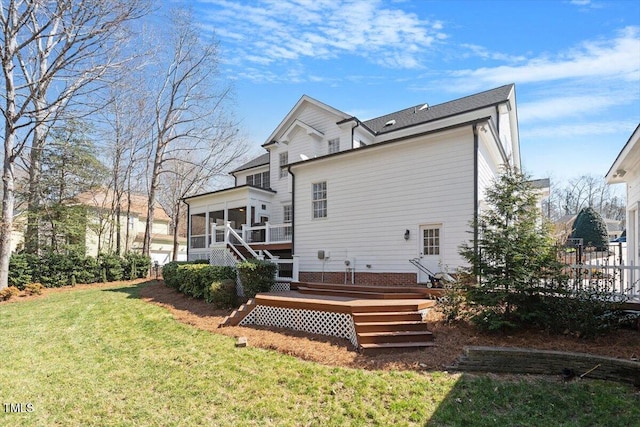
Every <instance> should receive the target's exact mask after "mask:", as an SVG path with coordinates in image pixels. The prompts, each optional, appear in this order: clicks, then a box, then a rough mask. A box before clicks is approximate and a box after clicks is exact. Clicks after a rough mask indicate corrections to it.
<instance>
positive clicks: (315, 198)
mask: <svg viewBox="0 0 640 427" xmlns="http://www.w3.org/2000/svg"><path fill="white" fill-rule="evenodd" d="M311 200H312V201H311V211H312V212H313V218H326V217H327V182H326V181H323V182H316V183H314V184H313V193H312V197H311Z"/></svg>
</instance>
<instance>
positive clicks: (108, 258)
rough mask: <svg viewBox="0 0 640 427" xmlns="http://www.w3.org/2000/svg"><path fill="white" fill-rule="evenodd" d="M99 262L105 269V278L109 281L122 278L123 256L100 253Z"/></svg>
mask: <svg viewBox="0 0 640 427" xmlns="http://www.w3.org/2000/svg"><path fill="white" fill-rule="evenodd" d="M98 263H99V264H100V266H101V267H102V268H103V269H104V276H105V277H104V278H106V281H107V282H115V281H118V280H122V278H123V268H122V258H120V257H119V256H118V255H115V254H100V255H98Z"/></svg>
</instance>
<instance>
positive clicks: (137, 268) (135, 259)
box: [122, 252, 151, 280]
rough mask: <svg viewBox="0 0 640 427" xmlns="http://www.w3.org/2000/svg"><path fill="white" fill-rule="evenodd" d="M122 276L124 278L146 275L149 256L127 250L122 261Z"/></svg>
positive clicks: (129, 278) (149, 262)
mask: <svg viewBox="0 0 640 427" xmlns="http://www.w3.org/2000/svg"><path fill="white" fill-rule="evenodd" d="M122 268H123V276H124V278H125V279H126V280H133V279H142V278H144V277H147V275H148V274H149V269H150V268H151V258H150V257H148V256H145V255H142V254H141V253H138V252H127V253H126V254H124V259H123V261H122Z"/></svg>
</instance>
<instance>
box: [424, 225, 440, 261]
mask: <svg viewBox="0 0 640 427" xmlns="http://www.w3.org/2000/svg"><path fill="white" fill-rule="evenodd" d="M422 253H423V254H424V255H440V228H439V227H434V228H423V229H422Z"/></svg>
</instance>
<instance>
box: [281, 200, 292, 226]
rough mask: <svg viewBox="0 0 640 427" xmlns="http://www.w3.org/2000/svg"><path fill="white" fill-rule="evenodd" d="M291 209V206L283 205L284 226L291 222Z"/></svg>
mask: <svg viewBox="0 0 640 427" xmlns="http://www.w3.org/2000/svg"><path fill="white" fill-rule="evenodd" d="M292 213H293V211H292V209H291V205H285V206H284V221H283V222H284V223H285V224H289V223H291V221H292V219H293V218H292Z"/></svg>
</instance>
